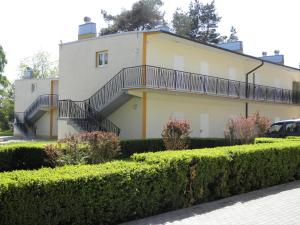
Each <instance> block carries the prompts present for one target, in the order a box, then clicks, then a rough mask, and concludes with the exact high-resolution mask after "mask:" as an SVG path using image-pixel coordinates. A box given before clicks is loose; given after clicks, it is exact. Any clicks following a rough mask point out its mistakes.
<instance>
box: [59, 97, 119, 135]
mask: <svg viewBox="0 0 300 225" xmlns="http://www.w3.org/2000/svg"><path fill="white" fill-rule="evenodd" d="M88 107H89V106H88V105H86V103H85V102H84V101H72V100H70V99H67V100H60V101H59V107H58V108H59V115H60V117H61V118H69V119H70V120H72V121H74V122H75V123H76V124H78V125H79V126H80V127H81V128H82V129H83V130H85V131H96V130H100V131H109V132H113V133H116V134H117V135H119V134H120V129H119V128H118V127H117V126H116V125H115V124H114V123H112V122H111V121H110V120H108V119H107V118H103V117H100V116H99V115H96V112H94V111H92V110H91V109H90V108H88Z"/></svg>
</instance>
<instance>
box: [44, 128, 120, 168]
mask: <svg viewBox="0 0 300 225" xmlns="http://www.w3.org/2000/svg"><path fill="white" fill-rule="evenodd" d="M46 154H47V155H48V156H49V158H50V159H51V162H55V164H56V165H59V166H62V165H68V164H72V165H76V164H95V163H102V162H106V161H109V160H112V159H113V158H116V157H117V156H118V155H119V154H120V140H119V137H118V136H117V135H116V134H114V133H109V132H101V131H95V132H84V133H81V134H75V135H69V136H67V137H66V138H64V139H62V140H59V141H58V142H57V143H56V144H52V145H48V146H46Z"/></svg>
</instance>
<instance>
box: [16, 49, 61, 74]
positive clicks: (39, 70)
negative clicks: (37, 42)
mask: <svg viewBox="0 0 300 225" xmlns="http://www.w3.org/2000/svg"><path fill="white" fill-rule="evenodd" d="M28 68H30V69H31V70H32V75H33V78H49V77H56V76H58V65H57V61H52V60H51V57H50V54H49V53H48V52H46V51H39V52H37V53H36V54H34V55H33V56H31V57H27V58H24V59H23V60H22V61H21V63H20V65H19V72H20V78H25V76H24V75H25V72H26V70H28Z"/></svg>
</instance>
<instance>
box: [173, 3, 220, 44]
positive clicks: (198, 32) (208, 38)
mask: <svg viewBox="0 0 300 225" xmlns="http://www.w3.org/2000/svg"><path fill="white" fill-rule="evenodd" d="M220 20H221V17H219V16H218V14H217V13H216V7H215V2H214V1H212V2H211V3H207V4H203V3H201V2H199V1H198V0H194V1H192V2H191V3H190V5H189V10H188V12H186V13H184V12H182V13H179V11H178V10H176V11H175V13H174V14H173V21H172V23H173V27H174V29H175V32H176V33H177V34H179V35H184V36H188V37H190V38H192V39H195V40H198V41H202V42H205V43H219V41H220V38H221V36H220V34H219V33H218V32H217V28H218V23H219V22H220ZM180 21H185V22H184V23H181V22H180Z"/></svg>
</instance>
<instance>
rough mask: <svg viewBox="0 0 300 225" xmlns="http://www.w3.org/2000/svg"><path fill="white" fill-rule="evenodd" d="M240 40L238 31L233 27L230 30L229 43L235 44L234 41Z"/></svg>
mask: <svg viewBox="0 0 300 225" xmlns="http://www.w3.org/2000/svg"><path fill="white" fill-rule="evenodd" d="M238 40H239V38H238V36H237V32H236V29H235V27H234V26H231V29H230V36H229V38H228V40H227V41H228V42H234V41H238Z"/></svg>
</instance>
